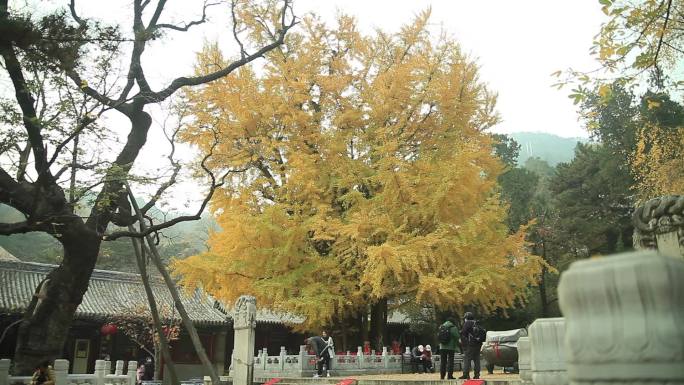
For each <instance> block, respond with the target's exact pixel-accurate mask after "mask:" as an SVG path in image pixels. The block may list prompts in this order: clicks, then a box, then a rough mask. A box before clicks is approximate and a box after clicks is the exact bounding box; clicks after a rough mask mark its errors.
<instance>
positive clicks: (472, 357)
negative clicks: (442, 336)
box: [459, 312, 482, 380]
mask: <svg viewBox="0 0 684 385" xmlns="http://www.w3.org/2000/svg"><path fill="white" fill-rule="evenodd" d="M463 318H464V322H463V330H461V344H462V345H463V347H464V350H465V352H464V353H465V357H463V375H462V376H461V377H459V379H462V380H465V379H469V378H470V361H473V362H474V364H475V366H474V368H473V369H474V370H473V374H474V376H473V378H475V379H478V378H480V349H481V348H482V342H478V341H477V340H476V339H475V337H474V335H473V327H474V326H475V324H476V323H477V320H475V316H474V315H473V313H471V312H466V313H465V315H464V317H463Z"/></svg>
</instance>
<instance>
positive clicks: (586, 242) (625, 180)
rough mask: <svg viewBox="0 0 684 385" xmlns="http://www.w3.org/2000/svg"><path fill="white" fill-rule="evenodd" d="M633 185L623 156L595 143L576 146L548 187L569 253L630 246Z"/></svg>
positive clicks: (594, 252)
mask: <svg viewBox="0 0 684 385" xmlns="http://www.w3.org/2000/svg"><path fill="white" fill-rule="evenodd" d="M632 184H633V180H632V178H631V175H630V173H629V170H628V168H627V167H626V165H625V164H624V160H623V158H622V157H621V156H620V155H616V154H615V153H613V152H612V151H611V150H610V149H609V148H608V147H607V146H603V145H600V144H586V145H585V144H579V145H578V146H577V149H576V150H575V159H574V160H573V161H572V162H570V163H567V164H560V165H559V166H558V168H557V173H556V175H555V176H554V177H553V178H552V180H551V184H550V189H551V192H552V193H553V194H554V196H555V199H556V201H557V203H556V207H557V210H558V212H559V215H560V218H562V222H561V227H562V231H563V232H564V235H565V237H566V238H567V241H568V246H569V247H570V248H571V250H572V251H573V252H575V253H576V254H578V255H584V256H588V255H593V254H597V253H600V254H610V253H613V252H615V251H616V250H617V249H618V248H622V247H623V246H624V247H629V245H631V239H632V237H631V234H632V224H631V212H632V207H633V204H634V198H633V194H632V193H631V191H630V187H631V186H632ZM618 241H621V242H623V245H619V244H618Z"/></svg>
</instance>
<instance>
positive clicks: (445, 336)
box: [437, 325, 453, 344]
mask: <svg viewBox="0 0 684 385" xmlns="http://www.w3.org/2000/svg"><path fill="white" fill-rule="evenodd" d="M452 327H453V326H452ZM452 327H449V326H446V325H441V326H440V327H439V331H438V332H437V340H439V342H440V343H443V344H448V343H449V341H450V340H451V328H452Z"/></svg>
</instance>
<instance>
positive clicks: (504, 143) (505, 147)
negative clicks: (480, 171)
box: [492, 134, 520, 167]
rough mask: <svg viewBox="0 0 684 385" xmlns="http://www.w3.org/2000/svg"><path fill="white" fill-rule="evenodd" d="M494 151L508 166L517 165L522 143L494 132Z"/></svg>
mask: <svg viewBox="0 0 684 385" xmlns="http://www.w3.org/2000/svg"><path fill="white" fill-rule="evenodd" d="M492 138H493V139H494V153H495V154H496V156H498V157H499V159H501V161H502V162H503V163H504V164H505V165H506V166H508V167H515V165H516V164H517V163H518V155H519V154H520V144H518V142H516V141H515V139H513V138H512V137H510V136H508V135H504V134H493V135H492Z"/></svg>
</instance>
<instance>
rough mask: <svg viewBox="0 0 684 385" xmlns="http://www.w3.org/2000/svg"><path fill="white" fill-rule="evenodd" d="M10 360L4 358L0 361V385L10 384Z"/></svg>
mask: <svg viewBox="0 0 684 385" xmlns="http://www.w3.org/2000/svg"><path fill="white" fill-rule="evenodd" d="M10 362H11V361H10V360H8V359H7V358H3V359H1V360H0V385H8V384H9V367H10Z"/></svg>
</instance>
